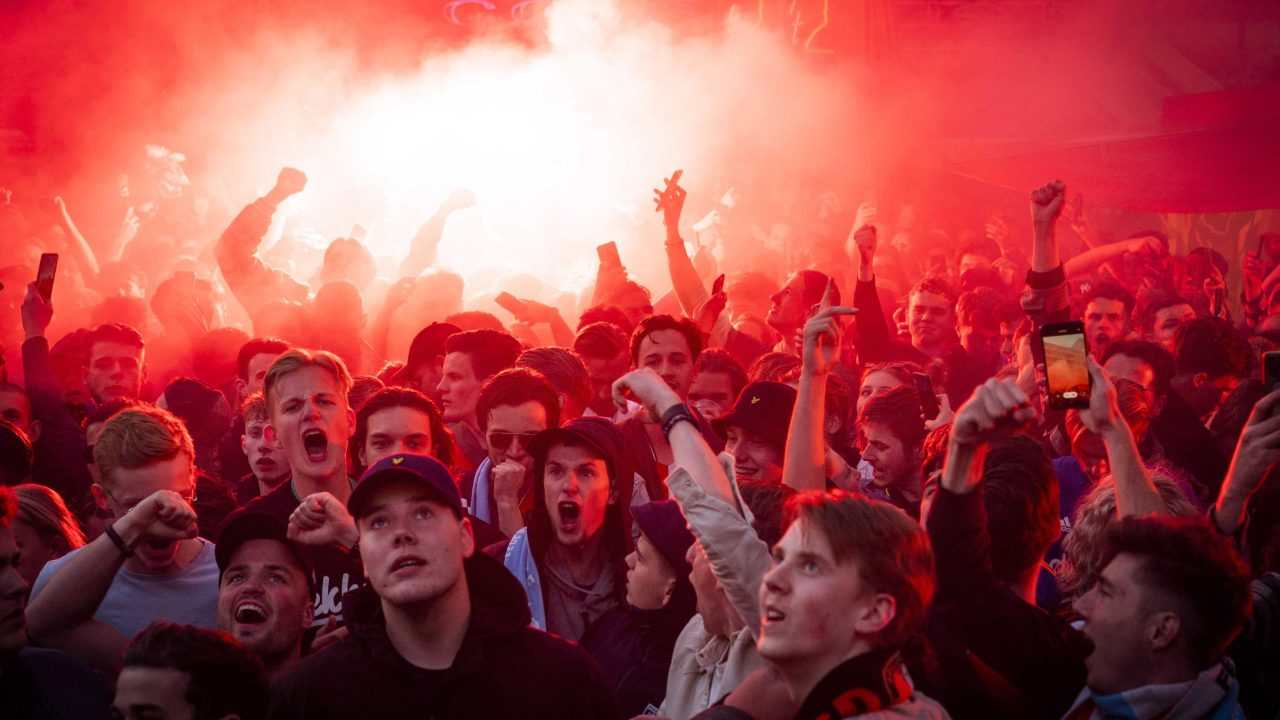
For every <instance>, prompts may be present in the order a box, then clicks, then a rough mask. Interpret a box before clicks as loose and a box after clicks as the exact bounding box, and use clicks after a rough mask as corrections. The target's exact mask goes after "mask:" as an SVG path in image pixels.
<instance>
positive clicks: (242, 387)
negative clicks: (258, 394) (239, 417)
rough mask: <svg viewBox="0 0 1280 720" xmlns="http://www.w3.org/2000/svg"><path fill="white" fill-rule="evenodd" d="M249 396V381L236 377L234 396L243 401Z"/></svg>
mask: <svg viewBox="0 0 1280 720" xmlns="http://www.w3.org/2000/svg"><path fill="white" fill-rule="evenodd" d="M248 396H249V383H248V381H246V380H241V379H240V378H236V397H238V398H240V400H241V401H243V400H244V399H245V398H246V397H248Z"/></svg>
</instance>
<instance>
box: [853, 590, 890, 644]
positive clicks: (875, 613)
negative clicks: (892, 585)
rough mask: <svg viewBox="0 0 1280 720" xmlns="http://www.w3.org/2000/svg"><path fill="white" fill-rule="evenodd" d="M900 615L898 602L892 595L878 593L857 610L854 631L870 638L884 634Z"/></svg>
mask: <svg viewBox="0 0 1280 720" xmlns="http://www.w3.org/2000/svg"><path fill="white" fill-rule="evenodd" d="M897 614H898V601H897V600H895V599H894V598H893V596H892V595H888V594H886V593H876V594H874V595H872V596H871V597H870V598H869V599H868V600H867V601H866V604H865V605H864V606H863V607H862V608H860V609H859V610H857V619H856V620H854V623H853V629H854V631H855V632H857V633H858V634H859V635H862V636H864V637H869V636H871V635H876V634H877V633H880V632H883V631H884V629H885V628H887V627H889V624H890V623H892V622H893V618H894V617H896V616H897Z"/></svg>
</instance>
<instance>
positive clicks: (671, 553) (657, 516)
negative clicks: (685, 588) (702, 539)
mask: <svg viewBox="0 0 1280 720" xmlns="http://www.w3.org/2000/svg"><path fill="white" fill-rule="evenodd" d="M631 517H632V518H633V519H634V520H635V522H636V525H638V526H639V527H640V532H642V533H644V536H645V537H647V538H649V542H651V543H653V546H654V547H655V548H657V550H658V552H659V553H660V554H661V555H662V557H664V558H666V561H667V562H668V563H670V564H671V569H672V570H675V573H676V577H677V578H682V577H688V576H689V573H690V571H691V570H692V568H691V567H689V561H688V560H686V559H685V555H686V554H687V553H688V552H689V546H691V545H693V533H690V532H689V527H688V525H687V524H686V523H685V521H684V515H682V514H680V506H679V505H677V504H676V501H675V500H655V501H654V502H649V503H645V504H644V505H637V506H636V507H633V508H631Z"/></svg>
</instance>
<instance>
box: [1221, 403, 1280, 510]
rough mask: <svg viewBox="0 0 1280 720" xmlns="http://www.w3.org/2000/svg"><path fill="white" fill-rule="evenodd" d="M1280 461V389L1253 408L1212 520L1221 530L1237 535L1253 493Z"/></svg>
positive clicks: (1233, 457)
mask: <svg viewBox="0 0 1280 720" xmlns="http://www.w3.org/2000/svg"><path fill="white" fill-rule="evenodd" d="M1278 462H1280V390H1276V391H1273V392H1272V393H1271V394H1269V395H1267V396H1266V397H1264V398H1262V399H1261V400H1259V401H1258V402H1257V404H1256V405H1254V406H1253V411H1252V412H1251V413H1249V420H1248V422H1246V423H1245V426H1244V431H1243V432H1241V433H1240V440H1239V442H1237V443H1236V451H1235V454H1234V455H1232V456H1231V468H1230V469H1229V470H1227V477H1226V479H1225V480H1224V481H1223V483H1222V490H1221V492H1220V493H1219V494H1218V501H1217V503H1215V504H1214V506H1213V519H1214V522H1215V523H1216V524H1217V526H1218V529H1219V530H1221V531H1222V532H1223V533H1225V534H1227V535H1235V534H1236V533H1238V532H1239V531H1240V529H1241V528H1242V527H1244V524H1245V510H1246V509H1247V507H1248V504H1249V498H1251V497H1252V496H1253V494H1254V492H1256V491H1257V489H1258V488H1259V487H1260V486H1261V485H1262V481H1263V479H1265V478H1266V476H1267V473H1268V472H1270V470H1271V468H1273V467H1275V465H1276V463H1278Z"/></svg>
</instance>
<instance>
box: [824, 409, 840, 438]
mask: <svg viewBox="0 0 1280 720" xmlns="http://www.w3.org/2000/svg"><path fill="white" fill-rule="evenodd" d="M840 423H841V421H840V416H839V415H835V414H828V415H827V419H826V420H825V421H823V424H822V431H823V432H824V433H825V434H827V435H834V434H835V433H836V431H837V430H839V429H840Z"/></svg>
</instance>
